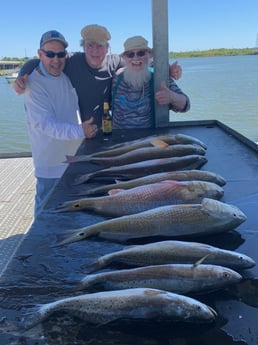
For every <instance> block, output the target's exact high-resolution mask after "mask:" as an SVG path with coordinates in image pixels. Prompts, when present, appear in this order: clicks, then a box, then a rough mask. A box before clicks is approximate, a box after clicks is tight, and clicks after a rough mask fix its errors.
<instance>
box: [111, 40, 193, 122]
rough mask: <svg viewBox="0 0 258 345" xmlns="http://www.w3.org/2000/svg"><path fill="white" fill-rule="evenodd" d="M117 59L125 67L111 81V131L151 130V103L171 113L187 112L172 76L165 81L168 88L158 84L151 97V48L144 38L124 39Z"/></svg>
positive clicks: (182, 94)
mask: <svg viewBox="0 0 258 345" xmlns="http://www.w3.org/2000/svg"><path fill="white" fill-rule="evenodd" d="M121 56H122V57H123V59H124V61H125V67H124V68H121V69H120V70H119V71H118V72H117V73H116V76H115V77H114V78H113V92H112V115H113V128H150V127H153V126H154V125H155V124H154V102H155V100H156V101H157V102H158V103H159V104H163V105H166V106H169V109H171V110H173V111H175V112H186V111H188V110H189V109H190V100H189V98H188V96H187V95H185V94H184V93H183V92H182V91H181V89H180V88H179V87H178V86H177V85H176V83H175V82H174V80H173V78H172V77H170V78H169V85H168V87H167V86H166V84H165V82H162V85H161V90H160V91H158V92H157V93H156V95H154V86H153V73H152V71H151V70H150V64H151V58H152V49H151V48H149V47H148V41H147V40H146V39H145V38H144V37H142V36H134V37H130V38H128V39H127V40H126V41H125V43H124V51H123V53H122V54H121Z"/></svg>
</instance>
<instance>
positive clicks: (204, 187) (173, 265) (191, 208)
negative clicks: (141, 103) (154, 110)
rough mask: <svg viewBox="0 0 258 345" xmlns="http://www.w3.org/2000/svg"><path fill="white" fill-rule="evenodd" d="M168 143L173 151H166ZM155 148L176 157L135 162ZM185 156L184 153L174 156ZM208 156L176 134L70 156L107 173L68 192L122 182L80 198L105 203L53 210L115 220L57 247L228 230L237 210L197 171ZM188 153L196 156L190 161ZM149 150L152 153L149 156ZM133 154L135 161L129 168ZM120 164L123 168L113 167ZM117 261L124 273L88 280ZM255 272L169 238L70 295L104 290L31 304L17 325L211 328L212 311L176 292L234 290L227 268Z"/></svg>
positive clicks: (131, 250) (239, 260)
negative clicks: (146, 323) (58, 314)
mask: <svg viewBox="0 0 258 345" xmlns="http://www.w3.org/2000/svg"><path fill="white" fill-rule="evenodd" d="M164 143H165V144H164ZM169 145H172V146H173V145H174V146H175V147H173V150H172V147H169ZM162 146H163V151H164V150H166V151H167V152H169V151H170V154H172V151H174V153H173V157H170V156H169V157H167V156H165V157H166V158H161V157H159V158H160V159H158V158H156V159H149V160H143V159H145V157H147V158H146V159H148V157H155V155H156V153H157V154H159V155H160V154H161V151H162V150H160V148H161V147H162ZM183 146H185V147H184V148H183ZM190 146H191V147H190ZM143 148H144V149H143ZM145 148H147V149H145ZM151 149H153V150H151ZM154 149H155V150H154ZM183 149H185V154H182V152H183V151H182V150H183ZM206 149H207V147H206V145H205V144H204V143H202V142H201V141H200V140H198V139H197V138H193V137H190V136H186V135H181V134H178V135H164V136H155V137H154V136H151V137H148V138H145V139H140V140H135V141H131V142H127V143H124V144H120V145H115V146H114V147H112V148H110V150H106V151H103V152H97V153H95V154H92V155H88V156H79V157H74V158H72V157H68V158H67V161H69V162H72V161H74V162H76V161H86V162H87V161H88V162H91V163H97V164H101V165H104V166H109V165H110V164H111V165H112V166H111V167H110V168H106V169H101V170H97V171H95V172H93V173H90V174H86V175H83V176H81V177H79V179H77V181H76V184H80V183H83V182H86V181H88V180H90V179H93V178H98V177H101V178H105V177H113V178H115V179H116V180H117V179H119V178H120V179H121V178H122V179H130V180H129V181H117V183H115V184H111V185H105V186H101V187H97V188H95V189H88V190H87V191H83V192H81V194H85V195H94V194H105V193H108V195H107V196H101V197H91V198H83V199H78V200H74V201H71V202H70V201H68V202H64V203H62V204H61V205H59V206H58V207H57V209H56V210H55V211H54V212H63V211H79V210H88V211H94V212H96V213H99V214H102V215H105V216H109V217H114V218H112V219H108V220H104V221H102V222H99V223H96V224H93V225H90V226H87V227H84V228H81V229H74V230H71V231H70V232H68V233H67V234H66V235H65V236H64V237H63V238H62V239H60V241H59V242H58V245H63V244H67V243H71V242H75V241H80V240H82V239H85V238H89V237H91V236H99V237H103V238H106V239H109V240H112V241H114V240H115V241H126V240H128V239H132V238H144V237H154V238H155V236H168V237H172V238H181V237H182V236H189V235H190V236H196V235H204V234H205V235H207V234H215V233H221V232H224V231H228V230H231V229H234V228H236V227H237V226H239V225H240V224H241V223H243V222H244V221H245V220H246V216H245V214H244V213H243V212H242V211H241V210H240V209H238V208H237V207H236V206H233V205H229V204H226V203H223V202H221V201H219V200H218V199H220V198H221V197H222V196H223V194H224V191H223V188H222V186H223V185H224V184H225V183H226V181H225V180H224V179H223V177H221V176H219V175H217V174H214V173H211V172H204V171H199V170H195V169H199V168H200V167H202V166H203V165H204V164H205V163H206V162H207V158H206V157H204V155H205V151H206ZM134 150H135V151H136V152H134V153H133V151H134ZM176 150H177V151H176ZM187 150H188V151H187ZM189 150H198V151H195V152H193V151H192V153H189V152H190V151H189ZM151 151H152V154H153V155H152V156H148V155H150V152H151ZM130 152H131V153H130ZM154 152H155V153H154ZM175 152H178V153H177V154H176V153H175ZM186 152H187V153H186ZM129 153H130V154H129ZM165 154H166V153H165V151H164V155H165ZM176 155H177V156H176ZM133 156H134V157H141V158H138V159H139V160H138V161H137V160H133V159H137V158H132V157H133ZM114 157H116V158H114ZM111 162H112V163H111ZM114 162H117V163H114ZM121 163H123V164H124V163H125V165H118V166H115V164H121ZM171 170H174V171H171ZM117 263H118V264H124V265H126V266H127V267H128V266H129V268H126V269H120V270H114V271H107V272H100V273H95V274H94V273H93V272H95V271H97V270H100V269H102V268H105V267H107V266H109V265H113V264H117ZM254 265H255V262H254V261H253V260H252V259H251V258H250V257H248V256H246V255H244V254H241V253H237V252H233V251H229V250H222V249H219V248H216V247H213V246H210V245H206V244H201V243H197V242H188V241H179V240H176V239H175V240H166V241H160V242H153V243H149V244H144V245H136V246H130V247H126V248H124V249H123V250H120V251H117V252H113V253H109V254H106V255H104V256H102V257H99V258H98V259H97V260H96V261H95V262H93V263H92V265H91V266H90V267H89V271H88V273H90V274H88V275H86V276H85V277H84V278H83V279H82V280H81V281H80V284H79V286H78V290H85V289H86V290H88V292H90V291H91V290H92V289H93V290H94V289H96V288H97V289H103V290H110V291H98V292H93V293H92V292H91V293H87V294H83V295H78V296H74V297H68V298H64V299H62V300H58V301H55V302H50V303H48V304H45V305H41V306H37V307H36V308H35V309H34V310H33V311H32V313H31V314H30V316H29V317H28V315H26V319H25V327H27V328H29V327H33V326H34V325H36V324H37V323H39V322H42V321H43V320H44V319H46V318H47V317H48V316H50V315H51V314H52V313H53V312H55V311H58V310H63V311H66V312H68V313H71V314H73V315H77V316H79V317H81V318H83V319H84V320H86V321H87V322H91V323H94V324H98V325H101V324H106V323H109V322H112V321H115V320H119V319H123V318H126V319H145V320H146V319H147V320H148V319H149V320H163V319H166V320H167V319H169V320H172V321H190V322H192V321H194V322H196V321H198V322H207V321H214V320H215V318H216V316H217V313H216V311H214V310H213V309H212V308H210V307H209V306H207V305H206V304H204V303H201V302H199V301H197V300H196V299H195V298H192V297H189V296H185V295H183V294H189V293H200V292H204V291H209V290H213V289H218V288H223V287H225V286H227V285H229V284H233V283H236V282H238V281H240V280H241V279H242V276H241V274H240V273H238V272H236V271H234V269H238V270H239V269H240V270H241V269H247V268H251V267H253V266H254Z"/></svg>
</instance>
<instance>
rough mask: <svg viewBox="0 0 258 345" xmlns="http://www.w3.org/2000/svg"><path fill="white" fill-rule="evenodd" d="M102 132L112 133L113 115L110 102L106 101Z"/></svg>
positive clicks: (105, 133)
mask: <svg viewBox="0 0 258 345" xmlns="http://www.w3.org/2000/svg"><path fill="white" fill-rule="evenodd" d="M102 132H103V134H104V135H108V134H109V135H110V134H112V116H111V112H110V109H109V103H108V102H104V106H103V116H102Z"/></svg>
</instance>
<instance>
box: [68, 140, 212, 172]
mask: <svg viewBox="0 0 258 345" xmlns="http://www.w3.org/2000/svg"><path fill="white" fill-rule="evenodd" d="M205 153H206V150H205V149H204V148H203V147H201V146H199V145H196V144H194V145H191V144H176V145H169V146H166V147H142V148H139V149H135V150H132V151H129V152H126V153H123V154H121V155H117V156H113V157H91V156H87V155H81V156H66V161H65V163H76V162H91V163H95V164H100V165H102V166H105V167H111V166H119V165H124V164H130V163H137V162H141V161H146V160H148V159H158V158H169V157H182V156H187V155H205Z"/></svg>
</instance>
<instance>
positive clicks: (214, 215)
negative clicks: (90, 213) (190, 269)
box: [59, 198, 246, 244]
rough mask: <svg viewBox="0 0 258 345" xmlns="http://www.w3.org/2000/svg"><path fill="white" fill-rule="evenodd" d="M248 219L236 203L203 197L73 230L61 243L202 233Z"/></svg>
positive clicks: (220, 229) (211, 232) (226, 228)
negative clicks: (201, 199)
mask: <svg viewBox="0 0 258 345" xmlns="http://www.w3.org/2000/svg"><path fill="white" fill-rule="evenodd" d="M245 220H246V216H245V214H244V213H243V212H242V211H241V210H240V209H239V208H238V207H236V206H234V205H229V204H226V203H223V202H221V201H218V200H214V199H208V198H204V199H203V201H202V203H201V204H183V205H172V206H171V205H168V206H161V207H157V208H154V209H151V210H148V211H144V212H140V213H136V214H132V215H128V216H123V217H118V218H114V219H109V220H106V221H103V222H100V223H96V224H93V225H90V226H87V227H84V228H80V229H75V230H70V232H68V234H67V235H66V238H65V239H63V240H62V241H60V242H59V244H64V243H70V242H76V241H80V240H82V239H84V238H87V237H90V236H97V235H99V236H101V237H104V238H107V239H111V240H115V241H125V240H128V239H132V238H141V237H150V236H172V237H182V236H186V235H188V236H196V235H198V236H200V235H208V234H214V233H220V232H224V231H228V230H232V229H234V228H236V227H237V226H239V225H240V224H241V223H243V222H244V221H245Z"/></svg>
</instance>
